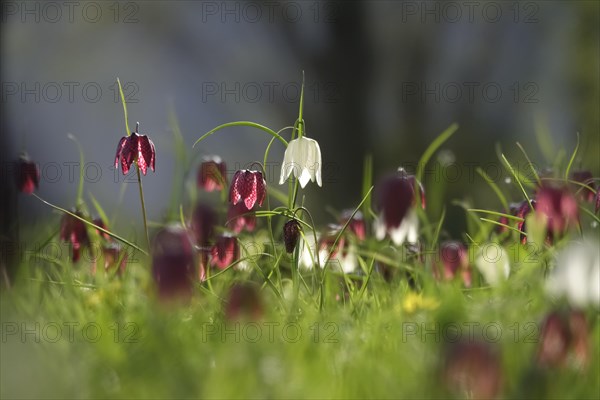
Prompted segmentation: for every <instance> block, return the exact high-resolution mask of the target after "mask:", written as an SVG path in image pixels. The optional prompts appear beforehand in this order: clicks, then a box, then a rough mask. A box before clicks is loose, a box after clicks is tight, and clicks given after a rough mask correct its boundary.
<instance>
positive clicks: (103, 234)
mask: <svg viewBox="0 0 600 400" xmlns="http://www.w3.org/2000/svg"><path fill="white" fill-rule="evenodd" d="M92 222H93V223H94V225H96V226H99V227H100V228H102V229H105V230H108V228H107V227H106V224H105V223H104V220H103V219H102V218H100V217H97V218H94V219H93V220H92ZM96 232H98V235H100V237H102V238H104V239H105V240H111V237H110V235H109V234H108V233H106V232H102V231H101V230H99V229H96Z"/></svg>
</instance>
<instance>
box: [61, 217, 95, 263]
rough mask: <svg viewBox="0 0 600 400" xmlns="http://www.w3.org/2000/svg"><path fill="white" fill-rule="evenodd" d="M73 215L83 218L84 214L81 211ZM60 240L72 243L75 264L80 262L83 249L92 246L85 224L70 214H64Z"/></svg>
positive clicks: (72, 257)
mask: <svg viewBox="0 0 600 400" xmlns="http://www.w3.org/2000/svg"><path fill="white" fill-rule="evenodd" d="M73 214H75V215H77V216H78V217H81V218H83V214H82V213H81V212H79V211H73ZM60 240H62V241H63V242H70V243H71V246H72V248H73V252H72V256H71V259H72V260H73V262H77V261H79V258H80V256H81V252H80V251H81V248H82V247H84V246H87V245H89V244H90V239H89V236H88V233H87V229H86V226H85V224H84V223H83V222H82V221H81V220H79V219H77V218H75V217H73V216H72V215H69V214H64V215H63V217H62V219H61V221H60Z"/></svg>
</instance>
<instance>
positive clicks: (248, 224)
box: [226, 203, 256, 234]
mask: <svg viewBox="0 0 600 400" xmlns="http://www.w3.org/2000/svg"><path fill="white" fill-rule="evenodd" d="M226 225H227V227H229V229H231V230H232V231H233V232H234V233H236V234H237V233H240V232H241V231H243V230H244V229H245V230H247V231H248V232H252V231H253V230H254V228H256V216H255V215H254V214H253V213H251V212H249V211H248V209H247V208H246V205H245V204H244V203H238V204H236V205H232V204H230V205H229V209H228V210H227V223H226Z"/></svg>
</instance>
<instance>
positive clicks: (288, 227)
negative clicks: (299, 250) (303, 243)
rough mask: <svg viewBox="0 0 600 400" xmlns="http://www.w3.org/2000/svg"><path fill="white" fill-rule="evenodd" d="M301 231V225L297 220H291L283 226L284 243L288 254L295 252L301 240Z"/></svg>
mask: <svg viewBox="0 0 600 400" xmlns="http://www.w3.org/2000/svg"><path fill="white" fill-rule="evenodd" d="M301 229H302V228H301V227H300V223H299V222H298V221H297V220H295V219H290V220H289V221H287V222H286V223H285V224H284V225H283V242H284V243H285V251H286V252H287V253H288V254H291V253H293V252H294V249H295V248H296V245H297V244H298V239H299V238H300V230H301Z"/></svg>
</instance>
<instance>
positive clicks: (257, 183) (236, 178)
mask: <svg viewBox="0 0 600 400" xmlns="http://www.w3.org/2000/svg"><path fill="white" fill-rule="evenodd" d="M266 193H267V183H266V182H265V178H264V176H263V174H262V172H260V171H250V170H248V169H244V170H240V171H237V172H236V173H235V175H233V181H232V182H231V188H230V190H229V199H230V200H231V203H232V204H233V205H236V204H238V203H239V202H240V201H243V202H244V204H245V205H246V209H248V210H252V208H253V207H254V204H255V203H258V205H259V206H262V203H263V201H264V199H265V195H266Z"/></svg>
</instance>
